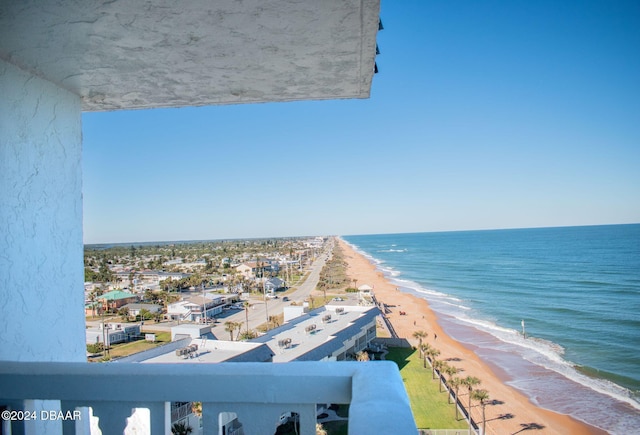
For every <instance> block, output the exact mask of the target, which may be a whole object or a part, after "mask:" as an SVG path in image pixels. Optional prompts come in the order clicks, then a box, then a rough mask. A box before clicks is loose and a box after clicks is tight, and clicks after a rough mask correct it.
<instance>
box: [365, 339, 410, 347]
mask: <svg viewBox="0 0 640 435" xmlns="http://www.w3.org/2000/svg"><path fill="white" fill-rule="evenodd" d="M371 342H372V343H374V344H379V345H383V346H387V347H402V348H410V347H411V343H409V342H408V341H407V339H406V338H390V337H376V338H374V339H373V340H371Z"/></svg>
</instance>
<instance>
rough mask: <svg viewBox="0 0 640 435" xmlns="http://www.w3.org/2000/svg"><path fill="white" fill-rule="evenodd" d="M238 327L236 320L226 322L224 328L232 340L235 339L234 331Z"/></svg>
mask: <svg viewBox="0 0 640 435" xmlns="http://www.w3.org/2000/svg"><path fill="white" fill-rule="evenodd" d="M236 328H237V326H236V322H232V321H231V320H229V321H227V322H224V330H225V331H227V332H228V333H229V336H230V338H231V341H233V331H235V330H236Z"/></svg>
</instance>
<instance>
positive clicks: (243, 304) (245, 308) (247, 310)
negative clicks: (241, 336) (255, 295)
mask: <svg viewBox="0 0 640 435" xmlns="http://www.w3.org/2000/svg"><path fill="white" fill-rule="evenodd" d="M242 306H243V307H244V317H245V319H246V321H247V334H249V307H250V306H251V304H250V303H249V301H244V302H243V303H242Z"/></svg>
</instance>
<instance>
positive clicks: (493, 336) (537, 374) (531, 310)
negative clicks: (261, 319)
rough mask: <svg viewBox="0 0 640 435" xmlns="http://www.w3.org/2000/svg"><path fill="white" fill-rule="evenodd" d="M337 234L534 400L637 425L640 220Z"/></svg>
mask: <svg viewBox="0 0 640 435" xmlns="http://www.w3.org/2000/svg"><path fill="white" fill-rule="evenodd" d="M342 238H343V240H345V241H346V242H347V243H349V244H351V245H352V246H354V247H355V248H356V249H357V250H358V251H359V252H361V253H363V254H364V255H366V256H367V257H368V258H369V259H371V260H372V261H373V262H375V263H376V264H377V266H378V268H379V269H380V270H382V271H383V272H384V273H385V275H386V276H387V278H388V279H390V280H391V281H392V282H393V283H394V284H395V285H397V286H398V287H399V288H400V289H401V290H402V291H406V292H410V293H413V294H415V295H417V296H419V297H422V298H425V299H427V300H428V301H429V303H430V306H431V308H432V309H433V310H434V311H435V312H436V313H437V316H438V319H439V322H440V324H441V326H442V327H443V328H444V329H445V330H446V331H447V333H448V334H449V335H451V336H452V337H453V338H455V339H457V340H458V341H460V342H463V343H464V344H465V345H467V346H468V347H470V348H471V349H473V350H474V351H475V352H476V353H477V354H478V355H479V356H480V357H481V358H482V359H484V360H485V361H487V362H488V363H489V364H490V365H492V366H493V367H494V368H496V370H497V371H498V372H499V373H501V374H502V376H503V377H506V378H508V383H509V384H510V385H512V386H514V387H516V388H517V389H519V390H520V391H522V392H523V393H524V394H525V395H527V396H528V397H529V398H530V399H531V400H532V402H534V403H536V404H538V405H539V406H542V407H544V408H547V409H551V410H554V411H556V412H560V413H563V414H568V415H571V416H573V417H575V418H577V419H579V420H582V421H584V422H587V423H589V424H592V425H594V426H597V427H600V428H602V429H605V430H606V431H608V432H610V433H619V434H626V433H640V429H639V427H640V224H633V225H607V226H588V227H561V228H536V229H517V230H489V231H460V232H443V233H415V234H384V235H366V236H344V237H342ZM523 321H524V325H525V332H526V338H525V337H523V334H522V322H523Z"/></svg>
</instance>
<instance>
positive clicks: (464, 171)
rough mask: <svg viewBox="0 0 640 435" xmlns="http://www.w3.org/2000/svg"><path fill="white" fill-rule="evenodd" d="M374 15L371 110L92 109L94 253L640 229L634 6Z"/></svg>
mask: <svg viewBox="0 0 640 435" xmlns="http://www.w3.org/2000/svg"><path fill="white" fill-rule="evenodd" d="M381 17H382V21H383V24H384V27H385V29H384V30H383V31H382V32H379V33H378V44H379V46H380V50H381V54H380V55H379V56H378V59H377V61H378V66H379V68H380V73H379V74H377V75H376V76H374V80H373V86H372V89H371V98H370V99H367V100H339V101H316V102H313V101H311V102H293V103H267V104H256V105H238V106H213V107H201V108H183V109H155V110H146V111H123V112H108V113H86V114H83V136H84V154H83V160H84V163H83V165H84V167H83V169H84V180H83V183H84V187H83V195H84V238H85V242H86V243H102V242H140V241H162V240H194V239H220V238H223V239H224V238H249V237H276V236H297V235H318V234H322V235H330V234H340V235H349V234H372V233H395V232H419V231H448V230H467V229H488V228H519V227H540V226H565V225H591V224H609V223H630V222H640V49H639V48H638V47H640V3H638V2H634V1H629V2H624V1H618V2H608V1H571V2H558V1H535V2H532V1H500V2H498V1H483V2H478V1H456V2H451V1H422V0H416V1H391V0H386V1H385V0H383V1H382V11H381Z"/></svg>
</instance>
